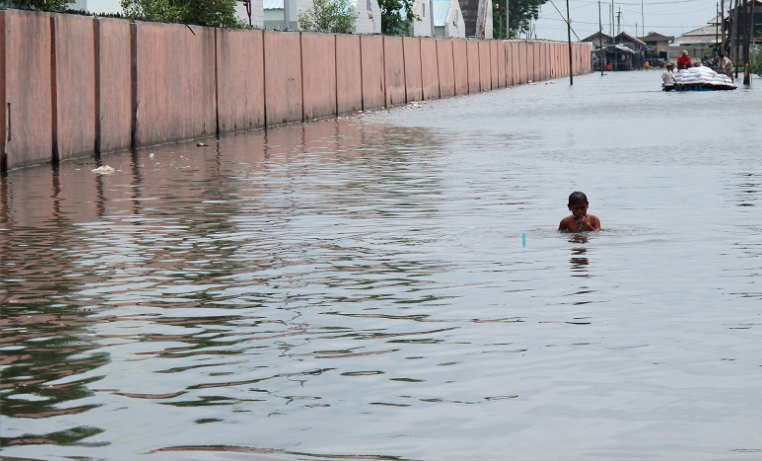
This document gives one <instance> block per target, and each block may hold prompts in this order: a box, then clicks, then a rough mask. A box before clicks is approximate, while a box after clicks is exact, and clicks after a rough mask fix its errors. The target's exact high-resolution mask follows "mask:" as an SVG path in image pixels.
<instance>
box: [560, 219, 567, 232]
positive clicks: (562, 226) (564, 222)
mask: <svg viewBox="0 0 762 461" xmlns="http://www.w3.org/2000/svg"><path fill="white" fill-rule="evenodd" d="M558 230H560V231H565V230H569V218H568V217H566V218H564V219H562V220H561V224H559V225H558Z"/></svg>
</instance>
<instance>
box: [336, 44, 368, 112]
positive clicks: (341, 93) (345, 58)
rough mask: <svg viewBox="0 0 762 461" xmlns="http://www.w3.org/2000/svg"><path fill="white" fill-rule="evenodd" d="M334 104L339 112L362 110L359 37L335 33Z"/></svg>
mask: <svg viewBox="0 0 762 461" xmlns="http://www.w3.org/2000/svg"><path fill="white" fill-rule="evenodd" d="M335 37H336V88H338V92H337V94H336V105H337V108H338V111H339V114H346V113H349V112H355V111H358V110H362V79H361V78H360V76H361V75H362V71H361V67H360V37H359V36H357V35H346V34H336V35H335Z"/></svg>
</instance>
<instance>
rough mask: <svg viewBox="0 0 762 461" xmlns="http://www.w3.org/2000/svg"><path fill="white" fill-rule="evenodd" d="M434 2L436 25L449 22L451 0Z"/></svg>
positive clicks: (434, 0) (435, 0)
mask: <svg viewBox="0 0 762 461" xmlns="http://www.w3.org/2000/svg"><path fill="white" fill-rule="evenodd" d="M433 2H434V27H442V26H444V25H446V24H447V14H448V13H449V12H450V0H433Z"/></svg>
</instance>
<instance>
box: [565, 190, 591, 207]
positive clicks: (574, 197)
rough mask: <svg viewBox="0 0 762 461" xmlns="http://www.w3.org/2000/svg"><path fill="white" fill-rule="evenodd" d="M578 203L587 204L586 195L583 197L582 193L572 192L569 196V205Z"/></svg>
mask: <svg viewBox="0 0 762 461" xmlns="http://www.w3.org/2000/svg"><path fill="white" fill-rule="evenodd" d="M580 202H584V203H587V195H585V193H584V192H580V191H575V192H572V193H571V195H570V196H569V205H571V204H573V203H580Z"/></svg>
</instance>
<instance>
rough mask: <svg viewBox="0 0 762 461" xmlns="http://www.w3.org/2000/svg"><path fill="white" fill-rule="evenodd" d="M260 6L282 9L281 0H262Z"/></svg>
mask: <svg viewBox="0 0 762 461" xmlns="http://www.w3.org/2000/svg"><path fill="white" fill-rule="evenodd" d="M262 6H263V7H264V9H266V10H282V9H283V0H262Z"/></svg>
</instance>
